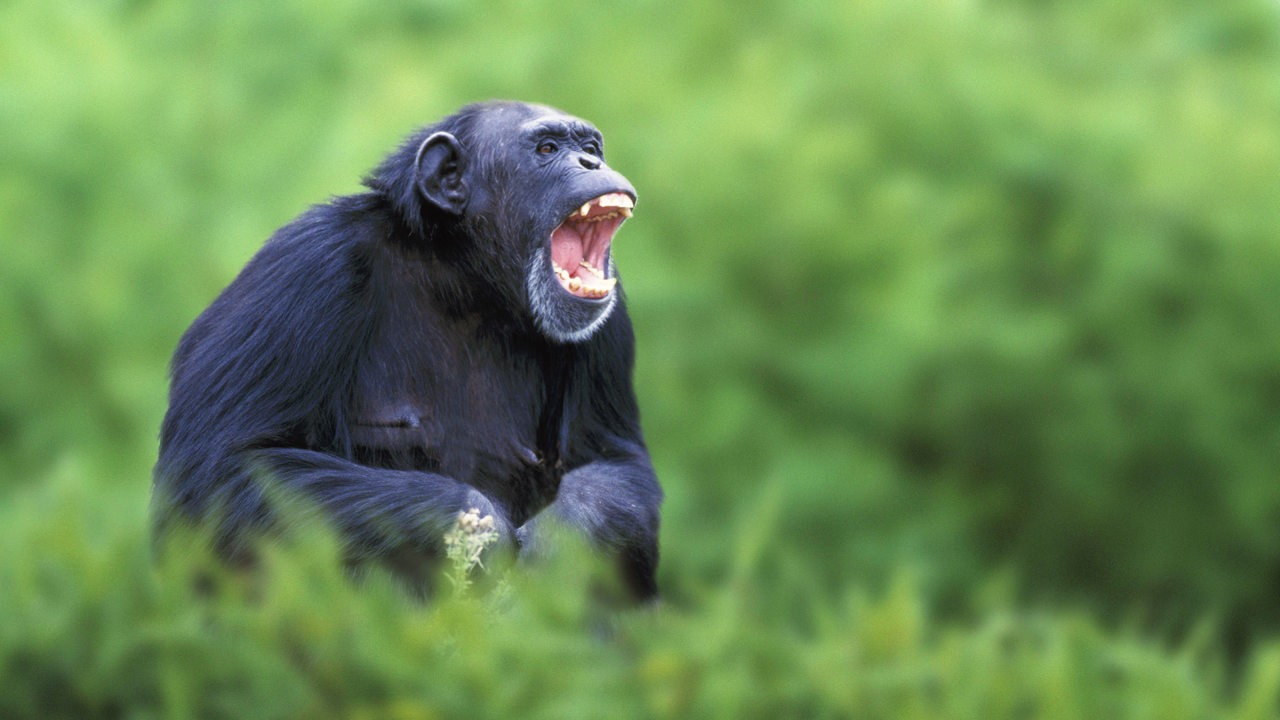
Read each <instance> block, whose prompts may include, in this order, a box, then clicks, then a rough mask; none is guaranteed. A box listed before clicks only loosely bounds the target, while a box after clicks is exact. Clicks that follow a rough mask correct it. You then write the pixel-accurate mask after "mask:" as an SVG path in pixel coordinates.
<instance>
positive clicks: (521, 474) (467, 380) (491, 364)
mask: <svg viewBox="0 0 1280 720" xmlns="http://www.w3.org/2000/svg"><path fill="white" fill-rule="evenodd" d="M375 342H376V343H377V344H378V345H379V346H380V347H371V348H370V352H368V353H367V354H366V357H369V358H378V360H377V362H368V363H362V364H361V366H360V368H359V370H358V373H357V377H356V383H355V386H354V390H355V393H354V397H353V399H352V402H351V405H350V411H349V415H348V418H349V428H348V431H349V436H350V438H351V441H352V446H353V452H354V455H355V460H356V461H357V462H360V463H364V464H368V465H373V466H377V467H386V468H392V469H399V470H418V471H424V472H432V473H438V474H441V475H445V476H448V477H451V478H453V479H455V480H458V481H460V482H464V483H467V484H470V485H472V486H474V487H476V488H477V489H479V490H480V491H481V492H484V493H485V494H486V495H488V496H489V497H490V498H493V499H495V500H498V501H499V502H501V503H503V504H504V505H505V506H506V507H507V510H508V512H509V513H510V514H511V515H512V520H513V521H520V519H521V518H522V517H523V516H526V515H532V514H533V513H536V512H537V511H538V510H540V509H541V508H542V507H543V506H545V505H546V504H547V503H548V502H550V501H551V500H552V499H554V497H555V493H556V490H557V489H558V486H559V477H560V472H559V470H558V468H556V467H554V465H553V463H552V462H550V461H549V460H548V455H549V453H548V452H547V449H546V448H544V447H541V446H540V445H546V444H548V442H547V439H548V436H547V433H546V427H547V424H548V422H552V423H553V424H554V426H555V427H560V423H559V422H558V421H555V420H554V419H549V415H548V413H547V408H548V397H547V395H548V383H547V381H546V378H545V375H546V370H545V369H544V368H545V363H544V362H542V360H541V358H539V356H538V354H537V353H536V352H534V349H533V348H531V347H524V346H521V345H520V344H519V343H516V342H514V341H502V339H500V338H494V337H485V336H482V335H479V334H476V333H461V332H458V333H440V334H439V335H438V336H436V337H433V338H430V339H429V340H427V341H424V340H423V339H422V338H421V337H418V338H413V339H410V338H407V337H404V336H395V335H392V336H384V337H375ZM551 402H552V403H555V404H558V403H559V399H558V398H552V399H551ZM540 441H541V442H540Z"/></svg>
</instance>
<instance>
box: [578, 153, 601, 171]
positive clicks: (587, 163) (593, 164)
mask: <svg viewBox="0 0 1280 720" xmlns="http://www.w3.org/2000/svg"><path fill="white" fill-rule="evenodd" d="M578 162H580V163H582V167H584V168H586V169H588V170H599V169H600V158H598V157H593V156H591V155H588V154H586V153H582V154H580V155H578Z"/></svg>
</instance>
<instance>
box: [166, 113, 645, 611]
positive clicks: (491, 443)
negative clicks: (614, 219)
mask: <svg viewBox="0 0 1280 720" xmlns="http://www.w3.org/2000/svg"><path fill="white" fill-rule="evenodd" d="M545 118H549V119H551V120H553V121H556V122H562V121H563V122H569V123H572V124H571V125H570V126H569V127H571V128H572V133H571V134H570V135H569V136H567V137H565V138H564V139H563V142H562V143H561V145H562V146H563V148H562V149H559V150H558V151H557V152H558V153H559V154H560V156H559V157H550V158H548V157H545V156H542V155H538V154H536V153H535V151H534V149H533V147H532V146H531V145H530V137H531V136H530V135H529V134H528V133H529V130H528V128H529V127H530V123H533V124H534V125H535V126H536V125H537V123H538V121H540V120H541V119H545ZM587 130H590V132H594V129H590V127H589V126H587V125H585V123H581V121H578V120H575V119H573V118H568V117H567V116H564V115H563V114H561V113H559V112H558V111H555V110H552V109H550V108H544V107H539V106H529V105H523V104H518V103H494V104H485V105H476V106H469V107H467V108H464V109H463V110H461V111H459V112H458V113H457V114H455V115H453V116H451V117H448V118H446V119H444V120H443V121H441V122H440V123H438V124H436V125H433V126H430V127H427V128H423V129H422V130H421V131H420V132H418V133H416V134H415V135H414V136H412V137H411V138H410V139H409V140H408V141H407V142H406V143H405V144H404V145H403V146H402V147H401V148H400V149H399V150H397V151H395V152H393V153H392V154H391V155H390V156H388V158H387V159H386V160H385V161H384V162H383V163H382V165H381V166H379V168H378V169H377V170H376V171H375V172H374V174H373V175H372V176H371V177H370V178H368V179H367V180H366V185H367V186H368V187H369V192H366V193H363V194H359V195H353V196H347V197H340V198H336V199H334V200H333V201H331V202H329V203H327V204H325V205H320V206H317V207H313V208H311V209H310V210H309V211H307V212H306V213H304V214H303V215H302V216H301V217H299V218H298V219H297V220H295V221H293V222H292V223H290V224H288V225H286V226H285V227H283V228H281V229H280V230H278V231H277V232H276V233H275V235H274V236H273V237H272V238H271V239H270V240H269V241H268V242H267V243H266V245H265V246H264V247H263V248H262V249H261V250H260V251H259V252H258V254H257V255H256V256H255V257H254V258H253V259H252V260H251V261H250V262H249V263H248V265H247V266H246V267H245V268H244V270H243V271H242V272H241V273H240V275H239V276H238V277H237V278H236V279H235V280H234V281H233V282H232V283H231V285H230V286H228V287H227V288H226V290H224V291H223V292H222V294H221V295H220V296H219V297H218V298H217V299H216V300H214V302H213V304H212V305H210V306H209V308H208V309H207V310H205V312H204V313H203V314H202V315H200V317H199V318H197V319H196V321H195V322H194V323H193V324H192V326H191V328H190V329H189V330H188V331H187V333H186V334H185V335H184V337H183V338H182V341H181V342H180V344H179V346H178V349H177V352H176V353H175V355H174V359H173V366H172V386H171V392H170V398H169V411H168V414H167V415H166V416H165V420H164V425H163V428H162V430H161V441H160V457H159V462H158V463H157V465H156V470H155V491H154V497H153V517H154V520H155V523H156V530H157V537H159V538H162V537H163V535H164V533H165V531H166V530H167V529H168V528H169V527H171V525H173V524H174V523H182V524H196V523H200V524H206V525H208V526H210V527H212V528H213V531H214V537H215V540H216V543H217V546H218V549H219V550H220V552H221V553H222V554H223V555H224V556H226V557H228V558H232V559H235V558H242V557H247V553H248V551H249V549H250V545H251V544H252V541H253V540H254V538H256V537H257V536H258V535H259V534H261V532H262V531H264V530H267V529H269V528H271V527H273V524H275V523H276V522H277V521H276V520H275V519H274V518H273V514H272V510H271V506H270V505H271V503H270V498H271V497H274V496H273V494H272V493H273V488H274V487H276V486H278V487H279V488H281V489H282V490H284V491H285V494H297V495H301V496H302V497H305V498H309V499H310V500H312V501H314V502H315V503H316V504H317V505H318V506H319V507H320V508H322V509H323V511H325V512H326V513H327V515H328V517H329V519H330V520H331V521H332V522H333V523H334V524H335V525H336V526H337V528H338V529H339V530H340V531H341V533H342V535H343V537H344V538H345V540H346V542H347V552H348V554H349V556H350V557H351V559H352V560H354V561H363V560H369V559H375V560H382V561H385V562H386V563H388V564H389V565H391V566H393V567H395V568H396V569H398V570H399V571H400V572H402V573H403V574H404V576H405V577H407V578H409V579H411V580H412V581H413V582H414V583H423V582H425V578H427V577H429V576H430V575H431V568H432V564H433V561H434V560H435V559H436V558H438V557H439V556H440V554H441V548H440V538H441V535H442V534H443V532H444V531H445V530H447V529H448V527H450V526H451V524H452V523H453V522H454V520H455V517H456V515H457V513H458V512H459V511H461V510H464V509H466V508H469V507H477V508H479V509H480V510H481V511H482V513H484V514H491V515H493V516H494V518H495V519H496V520H497V522H498V526H499V529H500V531H501V533H502V534H503V537H504V541H505V542H506V543H510V544H511V545H512V546H520V547H525V548H531V547H533V546H535V545H537V543H538V536H539V532H538V527H539V520H540V518H542V517H544V516H546V515H547V514H553V515H554V516H555V517H557V518H559V519H560V520H562V521H564V522H566V523H568V524H570V525H571V526H573V527H577V528H580V529H581V530H582V531H584V532H585V533H586V534H587V535H588V536H589V537H590V538H591V539H592V540H593V541H594V542H595V544H596V545H597V546H598V547H600V548H602V549H603V550H605V551H607V552H609V553H611V554H612V555H613V556H614V557H616V558H617V559H618V562H619V564H620V567H621V570H622V576H623V578H624V579H625V580H626V582H627V584H628V586H629V588H630V589H631V591H632V592H633V593H634V595H635V596H636V597H638V598H650V597H653V596H654V595H655V594H656V593H657V586H656V584H655V580H654V572H655V569H656V566H657V562H658V540H657V534H658V509H659V505H660V503H661V500H662V492H661V490H660V489H659V486H658V483H657V480H656V478H655V477H654V473H653V468H652V466H651V464H650V461H649V456H648V452H647V450H646V448H645V444H644V439H643V437H642V435H641V431H640V422H639V413H638V409H637V407H636V402H635V396H634V393H633V391H632V386H631V373H632V363H633V357H634V340H633V335H632V330H631V324H630V321H629V320H628V318H627V314H626V311H625V307H624V304H623V303H622V302H621V301H618V302H616V307H615V306H614V305H615V303H614V302H613V300H614V299H615V297H616V296H617V295H619V294H620V290H621V288H620V287H619V288H617V289H615V291H614V293H613V296H611V298H610V301H609V303H607V305H608V307H607V308H606V307H605V303H604V302H603V301H589V300H585V299H580V298H577V297H574V296H571V295H569V294H568V293H565V292H561V289H560V287H559V286H558V285H557V284H556V281H555V280H554V278H552V280H551V281H550V283H547V282H544V281H543V279H542V276H541V275H537V274H538V273H547V272H550V267H549V265H548V262H549V260H548V258H549V255H548V254H547V252H549V251H546V250H545V247H546V244H547V243H548V242H549V240H548V238H549V232H550V229H551V228H553V227H554V226H555V224H557V223H558V222H559V221H560V220H561V219H563V218H564V217H566V216H567V214H568V213H569V212H570V211H571V210H572V209H574V208H576V207H578V205H580V204H581V203H583V202H585V201H586V200H589V199H591V198H594V197H597V196H599V195H601V194H602V193H604V192H616V191H621V192H625V193H627V194H630V195H631V196H632V197H634V190H632V189H631V186H630V185H629V184H628V183H627V182H626V180H625V179H624V178H622V176H621V175H618V174H617V173H615V172H613V171H612V170H609V169H608V167H607V166H605V165H603V162H602V161H600V162H598V163H597V162H595V161H594V160H584V159H583V158H582V157H581V156H582V153H583V150H582V147H583V146H587V147H589V143H586V144H585V145H582V144H580V143H579V141H580V140H582V138H581V137H580V135H581V133H583V132H587ZM439 133H445V134H447V136H444V135H438V134H439ZM433 136H436V139H434V140H431V141H429V142H426V143H424V141H426V140H427V139H428V138H432V137H433ZM451 140H453V141H456V142H450V141H451ZM583 143H585V141H583ZM589 149H590V148H589ZM593 165H596V166H598V167H593ZM540 249H543V252H541V253H539V250H540ZM544 266H545V267H544ZM534 276H536V282H535V281H531V278H532V277H534ZM558 310H563V313H560V312H558ZM575 313H576V314H575ZM588 322H595V323H596V325H595V327H588V326H587V324H585V323H588ZM561 326H564V327H561ZM566 328H567V329H566ZM571 336H573V337H571ZM569 339H573V340H576V341H575V342H568V341H567V340H569ZM529 552H531V551H529Z"/></svg>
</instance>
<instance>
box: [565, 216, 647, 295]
mask: <svg viewBox="0 0 1280 720" xmlns="http://www.w3.org/2000/svg"><path fill="white" fill-rule="evenodd" d="M633 207H635V203H634V202H633V201H632V200H631V198H630V197H629V196H628V195H626V194H625V193H620V192H615V193H608V194H606V195H601V196H600V197H598V198H596V199H594V200H589V201H587V202H586V203H583V205H582V207H580V208H578V209H577V210H575V211H573V212H572V213H570V214H569V217H567V218H565V219H564V221H563V222H561V223H560V224H559V225H558V226H556V229H555V230H553V231H551V269H552V270H553V271H554V272H555V274H556V279H558V280H559V281H560V285H561V286H563V287H564V289H565V290H567V291H569V292H570V293H571V294H573V295H576V296H578V297H581V298H590V299H593V300H597V299H600V298H603V297H608V295H609V293H611V292H613V286H614V285H616V284H618V279H617V278H613V277H609V276H608V275H609V267H608V263H609V243H611V242H613V234H614V233H615V232H617V230H618V226H619V225H621V224H622V222H623V221H624V220H626V219H627V218H629V217H631V208H633Z"/></svg>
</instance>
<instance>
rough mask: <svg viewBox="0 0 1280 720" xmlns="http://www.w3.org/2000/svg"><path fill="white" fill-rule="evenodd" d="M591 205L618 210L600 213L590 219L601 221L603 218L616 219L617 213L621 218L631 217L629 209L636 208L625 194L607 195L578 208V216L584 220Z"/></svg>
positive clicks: (589, 212)
mask: <svg viewBox="0 0 1280 720" xmlns="http://www.w3.org/2000/svg"><path fill="white" fill-rule="evenodd" d="M593 204H594V205H598V206H600V207H602V208H607V207H611V208H618V209H617V211H615V212H608V213H601V214H600V215H597V216H596V217H594V218H592V220H597V219H599V220H603V219H605V218H613V217H617V216H618V214H619V213H621V214H622V216H623V217H631V208H633V207H635V206H636V204H635V203H634V202H632V200H631V197H630V196H628V195H626V194H625V193H609V194H608V195H601V196H600V197H598V198H596V199H595V200H588V201H587V202H585V203H583V204H582V207H580V208H578V214H579V215H581V216H582V217H584V218H585V217H587V216H588V215H590V214H591V206H592V205H593Z"/></svg>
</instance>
